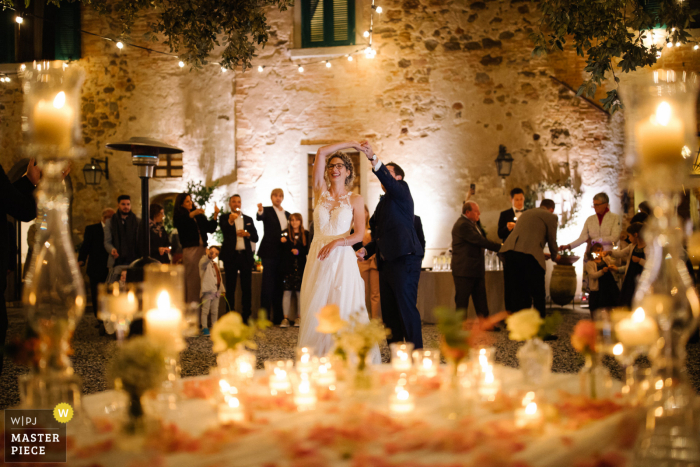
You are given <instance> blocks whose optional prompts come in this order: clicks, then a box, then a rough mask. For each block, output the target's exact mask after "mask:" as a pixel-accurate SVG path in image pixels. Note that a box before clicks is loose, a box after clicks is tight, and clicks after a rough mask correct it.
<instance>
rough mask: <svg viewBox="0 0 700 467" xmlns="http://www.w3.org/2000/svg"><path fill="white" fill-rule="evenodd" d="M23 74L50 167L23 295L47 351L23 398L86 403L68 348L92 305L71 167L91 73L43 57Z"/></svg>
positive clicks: (34, 131) (28, 122)
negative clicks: (81, 263) (69, 189)
mask: <svg viewBox="0 0 700 467" xmlns="http://www.w3.org/2000/svg"><path fill="white" fill-rule="evenodd" d="M20 77H21V79H22V88H23V91H24V111H23V131H24V135H25V148H26V153H27V156H29V157H34V158H36V159H37V164H38V165H39V166H40V167H41V169H42V178H41V181H40V183H39V186H38V188H37V190H36V192H35V195H36V200H37V221H36V222H37V226H38V229H37V235H36V238H37V240H36V241H37V243H36V245H35V247H34V252H35V254H34V255H33V259H32V263H31V264H30V266H29V267H30V269H29V273H28V274H27V278H26V283H25V286H24V296H23V301H24V305H25V307H26V309H27V320H28V322H29V324H30V325H31V327H32V328H33V329H34V330H35V331H36V332H37V333H38V335H39V337H40V340H41V354H42V355H41V360H40V365H39V370H38V371H37V373H36V374H33V375H30V376H29V377H28V378H27V379H26V380H25V381H24V383H23V388H24V389H23V398H24V400H23V402H24V403H25V404H26V405H28V406H32V407H37V408H39V407H41V408H52V407H53V406H55V404H56V403H58V402H62V401H65V402H69V403H73V404H78V403H79V396H80V381H79V379H78V377H77V375H74V373H73V368H72V366H71V362H70V359H69V358H68V354H69V351H70V340H71V338H72V335H73V331H74V330H75V327H76V324H77V322H78V320H79V319H80V317H81V316H82V314H83V310H84V308H85V286H84V284H83V279H82V275H81V274H80V269H79V267H78V263H77V261H76V257H75V252H74V247H73V242H72V241H71V233H70V228H69V212H68V209H69V201H68V198H67V196H66V190H65V184H64V177H63V172H64V171H65V169H66V168H67V166H68V163H69V162H70V159H72V158H74V157H75V156H76V153H77V150H76V141H77V140H78V138H80V130H79V125H78V123H79V119H78V114H79V93H80V87H81V85H82V82H83V79H84V72H83V71H82V70H80V69H78V68H77V67H75V66H70V67H67V65H65V64H64V63H63V62H43V63H34V64H33V65H29V66H25V65H23V68H22V69H21V72H20Z"/></svg>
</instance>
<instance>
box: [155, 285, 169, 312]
mask: <svg viewBox="0 0 700 467" xmlns="http://www.w3.org/2000/svg"><path fill="white" fill-rule="evenodd" d="M157 304H158V309H159V310H169V309H170V294H168V292H167V291H166V290H164V291H162V292H161V293H160V295H158V300H157Z"/></svg>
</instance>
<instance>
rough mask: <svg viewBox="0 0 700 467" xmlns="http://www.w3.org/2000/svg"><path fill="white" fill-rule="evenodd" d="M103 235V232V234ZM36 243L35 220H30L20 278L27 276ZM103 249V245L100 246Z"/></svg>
mask: <svg viewBox="0 0 700 467" xmlns="http://www.w3.org/2000/svg"><path fill="white" fill-rule="evenodd" d="M103 235H104V234H103ZM35 243H36V222H32V225H30V226H29V228H28V229H27V256H26V258H24V269H23V270H22V279H25V278H26V277H27V273H28V272H29V267H30V266H31V264H32V258H33V257H34V244H35ZM102 249H103V250H104V245H103V246H102Z"/></svg>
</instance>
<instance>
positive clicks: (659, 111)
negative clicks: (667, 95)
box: [656, 101, 672, 126]
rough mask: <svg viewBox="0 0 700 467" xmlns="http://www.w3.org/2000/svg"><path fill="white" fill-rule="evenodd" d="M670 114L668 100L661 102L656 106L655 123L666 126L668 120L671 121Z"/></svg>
mask: <svg viewBox="0 0 700 467" xmlns="http://www.w3.org/2000/svg"><path fill="white" fill-rule="evenodd" d="M671 114H672V111H671V106H670V105H669V104H668V102H665V101H664V102H662V103H661V104H659V106H658V107H657V108H656V123H658V124H659V125H661V126H667V125H668V122H670V121H671Z"/></svg>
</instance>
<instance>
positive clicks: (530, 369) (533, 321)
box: [506, 308, 562, 385]
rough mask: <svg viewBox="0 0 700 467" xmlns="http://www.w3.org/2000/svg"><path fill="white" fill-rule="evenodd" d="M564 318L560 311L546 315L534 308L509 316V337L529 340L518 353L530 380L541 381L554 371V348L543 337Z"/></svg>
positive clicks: (526, 380) (523, 369)
mask: <svg viewBox="0 0 700 467" xmlns="http://www.w3.org/2000/svg"><path fill="white" fill-rule="evenodd" d="M561 322H562V318H561V315H560V314H559V312H554V313H553V314H551V315H549V316H547V317H546V318H544V319H543V318H542V317H540V312H539V311H537V310H536V309H534V308H530V309H527V310H521V311H518V312H516V313H513V314H512V315H510V316H509V317H508V318H507V319H506V326H507V327H508V333H509V334H508V337H509V338H510V339H511V340H514V341H526V342H525V345H523V346H522V347H520V349H518V353H517V355H518V361H519V362H520V369H521V370H522V373H523V378H524V380H525V382H526V383H528V384H534V385H540V384H542V381H543V379H544V378H545V377H546V376H547V375H548V374H549V373H550V372H551V371H552V349H551V347H549V346H548V345H547V344H545V343H544V342H543V341H542V339H544V338H545V337H547V336H549V335H551V334H553V333H554V331H555V330H556V328H557V327H558V326H559V325H560V324H561Z"/></svg>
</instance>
